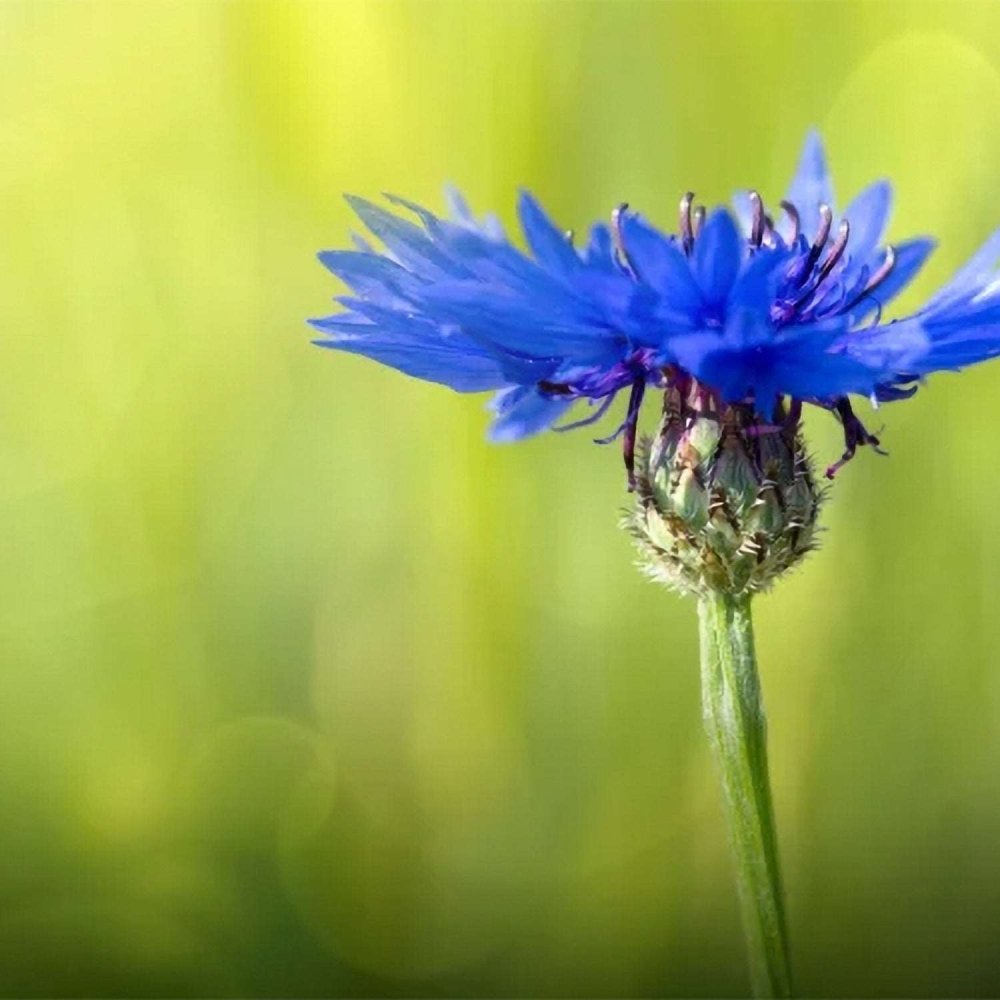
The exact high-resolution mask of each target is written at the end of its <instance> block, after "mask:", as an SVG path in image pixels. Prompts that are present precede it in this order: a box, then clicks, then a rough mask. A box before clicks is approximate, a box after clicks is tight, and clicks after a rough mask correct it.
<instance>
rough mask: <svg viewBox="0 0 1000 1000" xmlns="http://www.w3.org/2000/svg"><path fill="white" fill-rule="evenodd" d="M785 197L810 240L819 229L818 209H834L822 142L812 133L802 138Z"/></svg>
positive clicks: (817, 134) (831, 185) (815, 133)
mask: <svg viewBox="0 0 1000 1000" xmlns="http://www.w3.org/2000/svg"><path fill="white" fill-rule="evenodd" d="M786 197H787V200H788V201H790V202H791V203H792V204H793V205H794V206H795V207H796V208H797V209H798V212H799V219H800V220H801V224H802V230H803V232H804V233H805V234H806V235H807V236H808V237H809V238H812V235H813V234H814V233H815V232H816V230H817V229H818V228H819V206H820V205H829V206H830V208H831V209H832V208H833V207H834V199H833V182H832V181H831V179H830V172H829V170H828V169H827V166H826V153H825V152H824V151H823V140H822V139H821V138H820V136H819V133H818V132H817V131H815V130H813V131H811V132H809V134H808V135H807V136H806V141H805V145H804V146H803V147H802V155H801V157H800V158H799V166H798V169H797V170H796V172H795V177H794V179H793V180H792V183H791V185H790V186H789V188H788V195H787V196H786Z"/></svg>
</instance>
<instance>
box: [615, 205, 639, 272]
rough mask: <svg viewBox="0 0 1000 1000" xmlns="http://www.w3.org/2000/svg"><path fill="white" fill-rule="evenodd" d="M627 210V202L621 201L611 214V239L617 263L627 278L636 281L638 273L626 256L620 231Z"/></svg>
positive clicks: (623, 238) (622, 234) (623, 239)
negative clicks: (626, 274)
mask: <svg viewBox="0 0 1000 1000" xmlns="http://www.w3.org/2000/svg"><path fill="white" fill-rule="evenodd" d="M627 208H628V202H627V201H623V202H622V203H621V204H620V205H619V206H618V207H617V208H616V209H615V210H614V211H613V212H612V213H611V239H612V241H613V243H614V245H615V254H616V255H617V257H618V261H619V263H620V264H621V266H622V267H623V268H624V269H625V271H626V272H627V273H628V275H629V277H631V278H633V279H634V280H635V281H638V280H639V273H638V272H637V271H636V269H635V265H634V264H633V263H632V260H631V258H630V257H629V255H628V250H626V249H625V235H624V233H623V231H622V220H623V219H624V217H625V210H626V209H627Z"/></svg>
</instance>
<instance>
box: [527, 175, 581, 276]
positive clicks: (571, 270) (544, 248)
mask: <svg viewBox="0 0 1000 1000" xmlns="http://www.w3.org/2000/svg"><path fill="white" fill-rule="evenodd" d="M517 211H518V215H519V217H520V219H521V226H522V227H523V229H524V236H525V239H526V240H527V241H528V246H529V247H531V252H532V253H533V254H534V255H535V259H536V260H537V261H538V262H539V263H540V264H542V265H544V266H545V267H548V268H551V269H552V270H553V271H554V272H556V273H557V274H562V275H571V274H575V273H576V272H578V271H579V270H580V269H581V268H582V266H583V261H581V260H580V255H579V254H578V253H577V252H576V250H575V249H574V248H573V244H572V243H570V241H569V240H568V239H567V238H566V233H565V232H564V231H563V230H561V229H558V228H557V227H556V226H555V225H554V224H553V222H552V221H551V220H550V219H549V217H548V216H547V215H546V214H545V212H544V210H543V209H542V206H541V205H539V204H538V202H537V201H536V200H535V199H534V198H533V197H532V196H531V194H530V193H529V192H527V191H522V192H521V197H520V199H519V200H518V205H517Z"/></svg>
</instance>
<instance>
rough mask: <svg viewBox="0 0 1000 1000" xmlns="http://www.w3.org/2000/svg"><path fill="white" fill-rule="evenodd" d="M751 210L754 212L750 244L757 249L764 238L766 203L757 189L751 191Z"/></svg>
mask: <svg viewBox="0 0 1000 1000" xmlns="http://www.w3.org/2000/svg"><path fill="white" fill-rule="evenodd" d="M750 211H751V212H752V213H753V215H752V221H751V223H750V245H751V246H752V247H754V249H757V248H758V247H759V246H760V244H761V240H762V239H763V238H764V203H763V202H762V201H761V199H760V195H759V194H758V193H757V192H756V191H751V192H750Z"/></svg>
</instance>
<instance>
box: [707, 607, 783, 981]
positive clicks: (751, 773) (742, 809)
mask: <svg viewBox="0 0 1000 1000" xmlns="http://www.w3.org/2000/svg"><path fill="white" fill-rule="evenodd" d="M750 602H751V596H750V595H749V594H741V595H732V594H724V593H720V592H706V593H704V594H703V595H702V596H701V597H700V599H699V603H698V612H699V618H700V623H701V681H702V711H703V716H704V721H705V729H706V731H707V733H708V738H709V742H710V743H711V746H712V752H713V755H714V756H715V760H716V764H717V766H718V770H719V774H720V777H721V780H722V789H723V801H724V809H725V813H726V821H727V826H728V830H729V839H730V843H731V846H732V850H733V857H734V861H735V865H736V881H737V889H738V891H739V900H740V911H741V916H742V921H743V931H744V934H745V937H746V942H747V949H748V952H749V959H750V978H751V983H752V986H753V992H754V996H755V997H790V996H791V995H792V980H791V968H790V962H789V957H788V932H787V926H786V922H785V911H784V903H783V900H782V890H781V872H780V868H779V864H778V846H777V838H776V835H775V826H774V810H773V807H772V804H771V788H770V783H769V780H768V772H767V726H766V721H765V717H764V706H763V701H762V698H761V691H760V682H759V679H758V676H757V658H756V654H755V652H754V641H753V620H752V618H751V614H750Z"/></svg>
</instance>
